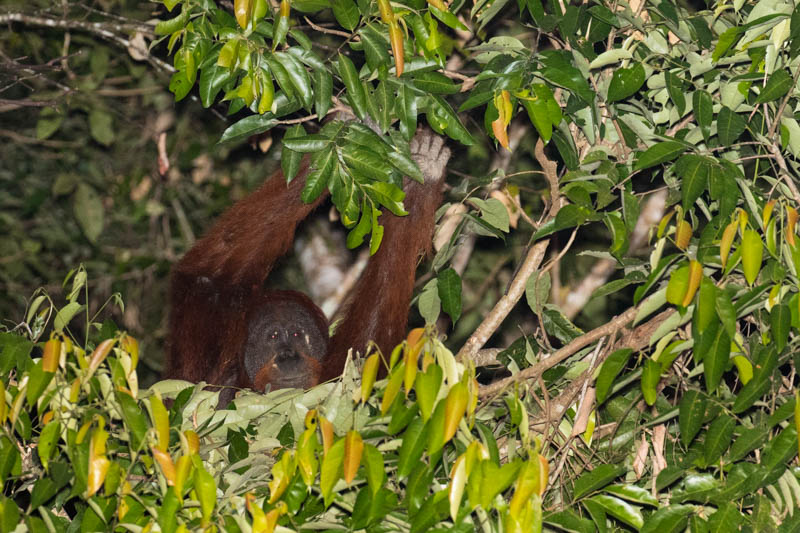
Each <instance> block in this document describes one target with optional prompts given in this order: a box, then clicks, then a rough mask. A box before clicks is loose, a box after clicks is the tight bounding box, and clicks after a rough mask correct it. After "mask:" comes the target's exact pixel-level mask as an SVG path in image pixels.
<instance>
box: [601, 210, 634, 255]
mask: <svg viewBox="0 0 800 533" xmlns="http://www.w3.org/2000/svg"><path fill="white" fill-rule="evenodd" d="M603 222H605V224H606V227H607V228H608V230H609V232H611V247H610V248H609V249H608V251H609V252H610V253H611V254H612V255H613V256H615V257H622V256H623V255H624V254H625V252H627V251H628V245H629V242H628V228H627V227H626V226H625V222H624V221H623V220H622V215H620V214H619V212H611V213H606V216H605V218H604V219H603Z"/></svg>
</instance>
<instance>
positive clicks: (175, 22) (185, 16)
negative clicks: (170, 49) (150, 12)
mask: <svg viewBox="0 0 800 533" xmlns="http://www.w3.org/2000/svg"><path fill="white" fill-rule="evenodd" d="M190 12H191V9H189V8H188V7H187V6H186V5H184V6H183V9H182V10H181V14H180V15H178V16H177V17H174V18H171V19H169V20H162V21H160V22H158V24H156V28H155V34H156V35H169V34H171V33H175V32H176V31H178V30H182V29H183V28H184V26H186V23H187V22H189V14H190Z"/></svg>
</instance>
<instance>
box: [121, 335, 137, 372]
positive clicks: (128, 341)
mask: <svg viewBox="0 0 800 533" xmlns="http://www.w3.org/2000/svg"><path fill="white" fill-rule="evenodd" d="M119 344H120V347H122V349H123V350H125V351H126V352H128V355H130V356H131V371H133V369H134V368H136V365H137V364H138V363H139V342H138V341H137V340H136V339H134V338H133V337H131V336H130V335H128V334H125V335H123V336H122V338H120V340H119Z"/></svg>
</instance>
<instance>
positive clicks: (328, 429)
mask: <svg viewBox="0 0 800 533" xmlns="http://www.w3.org/2000/svg"><path fill="white" fill-rule="evenodd" d="M319 431H320V433H321V434H322V455H323V456H325V455H327V453H328V450H329V449H330V447H331V445H333V438H334V437H335V435H334V433H333V424H332V423H331V421H330V420H328V419H327V418H325V417H324V416H322V415H320V416H319Z"/></svg>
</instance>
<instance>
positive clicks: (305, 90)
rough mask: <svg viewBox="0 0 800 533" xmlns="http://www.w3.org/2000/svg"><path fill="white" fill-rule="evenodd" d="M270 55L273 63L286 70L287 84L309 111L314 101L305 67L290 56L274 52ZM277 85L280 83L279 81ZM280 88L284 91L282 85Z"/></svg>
mask: <svg viewBox="0 0 800 533" xmlns="http://www.w3.org/2000/svg"><path fill="white" fill-rule="evenodd" d="M272 55H273V57H274V58H275V61H277V62H278V63H280V64H281V66H282V67H283V68H284V69H285V70H286V73H287V75H288V76H289V82H290V83H291V84H292V88H293V89H294V93H295V94H297V95H299V97H300V101H301V102H302V103H303V107H305V108H306V109H309V110H310V109H311V104H312V102H313V99H314V91H313V90H312V89H311V78H309V77H308V72H307V71H306V69H305V67H304V66H303V65H301V64H300V62H299V61H298V60H297V59H295V58H294V56H292V55H291V54H287V53H285V52H275V53H274V54H272ZM274 63H275V62H274V61H273V62H272V63H271V64H270V66H271V65H272V64H274ZM278 83H280V81H279V82H278ZM281 87H282V88H283V90H284V91H285V90H286V88H285V87H283V85H281Z"/></svg>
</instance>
